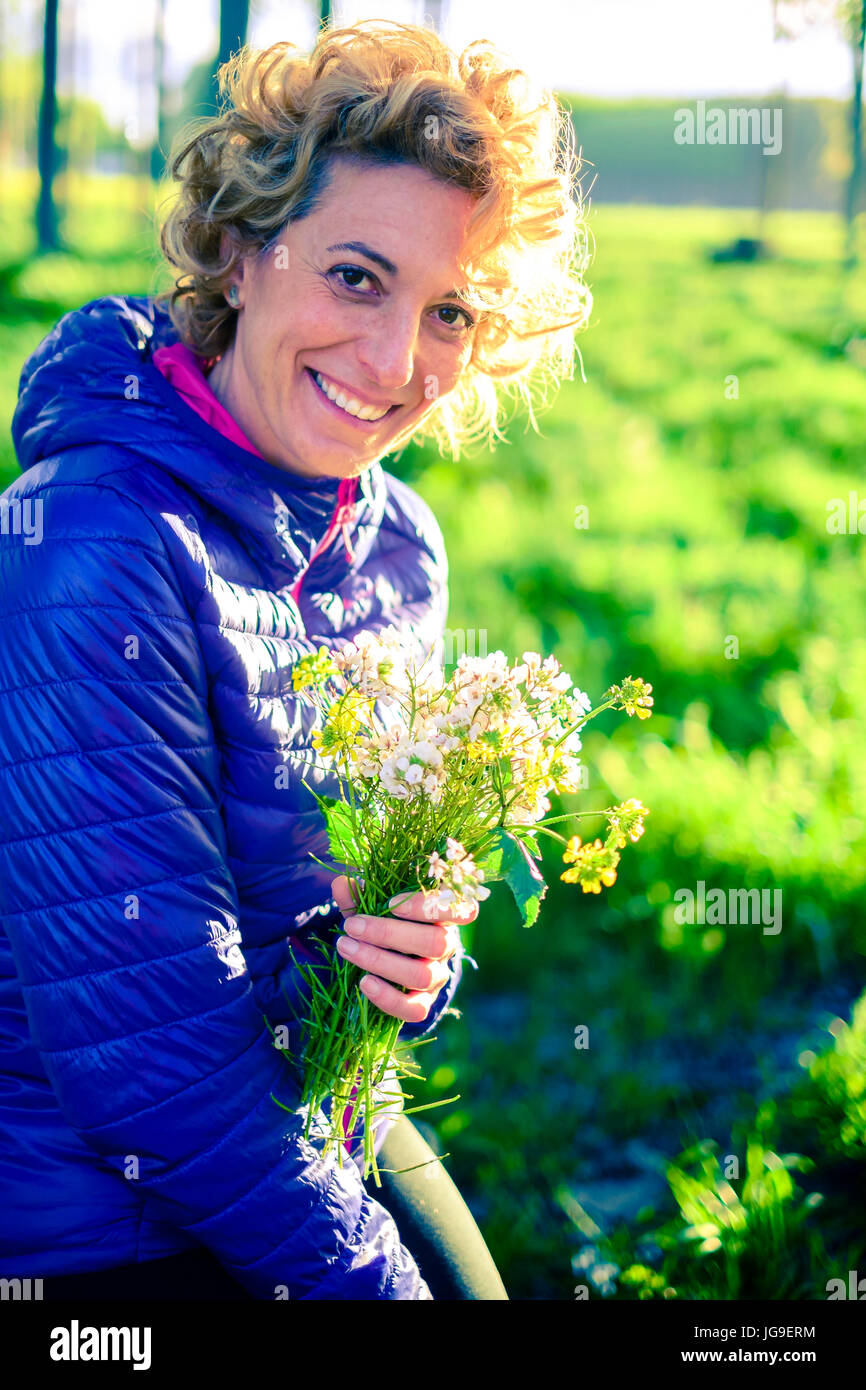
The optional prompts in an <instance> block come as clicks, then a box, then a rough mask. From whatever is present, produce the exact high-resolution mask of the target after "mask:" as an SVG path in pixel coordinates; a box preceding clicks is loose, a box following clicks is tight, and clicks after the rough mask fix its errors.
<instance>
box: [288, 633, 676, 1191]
mask: <svg viewBox="0 0 866 1390" xmlns="http://www.w3.org/2000/svg"><path fill="white" fill-rule="evenodd" d="M293 684H294V688H295V690H296V691H304V692H307V696H308V698H309V699H310V700H311V701H312V702H313V703H314V704H315V705H316V706H317V708H318V711H319V719H318V721H317V723H318V725H319V727H318V728H317V729H316V732H315V733H314V734H313V746H314V748H315V749H316V750H317V751H318V753H319V754H320V755H322V756H323V757H325V758H327V759H329V760H332V763H333V766H334V768H335V770H336V771H337V772H338V774H339V777H340V788H341V790H340V796H339V798H334V797H327V796H320V795H319V794H318V793H317V792H315V791H313V789H312V788H310V790H311V791H313V795H314V796H315V797H316V800H317V801H318V803H319V806H320V808H321V810H322V811H323V813H324V816H325V819H326V822H327V827H328V837H329V842H330V852H331V854H332V856H333V858H334V859H335V860H336V861H337V863H339V864H343V865H345V866H347V868H348V870H349V872H350V873H355V874H357V876H358V886H359V889H360V899H359V902H358V911H359V912H365V913H369V914H372V915H374V916H387V915H389V913H388V905H389V902H390V900H391V899H392V898H393V897H394V896H395V895H396V894H398V893H401V892H405V891H407V890H409V891H419V890H420V891H421V892H422V893H423V894H424V899H425V909H424V910H425V914H428V915H430V916H431V917H432V916H433V915H434V914H435V913H436V912H437V911H439V910H441V909H442V908H443V907H445V908H447V909H448V911H449V913H450V912H451V911H452V910H453V911H454V914H455V917H459V915H460V912H461V909H462V908H463V907H465V906H466V905H469V904H471V903H473V902H478V901H481V900H482V899H484V898H486V897H487V896H488V894H489V889H488V887H487V884H488V883H489V882H491V881H494V880H500V879H501V880H504V881H505V882H506V883H507V884H508V886H509V888H510V889H511V892H512V894H513V896H514V899H515V901H516V903H517V906H518V909H519V911H520V914H521V917H522V920H523V923H524V925H525V926H527V927H528V926H531V925H532V923H533V922H534V921H535V920H536V918H537V916H538V912H539V907H540V904H541V900H542V898H543V897H544V894H545V892H546V884H545V882H544V879H543V878H542V876H541V873H540V871H539V869H538V865H537V862H536V861H538V860H539V859H540V858H541V851H540V849H539V844H538V836H539V835H542V834H543V835H548V836H550V837H552V838H554V839H556V840H559V841H560V842H561V844H562V845H563V846H564V852H563V860H564V862H565V863H566V864H567V865H568V867H567V868H566V870H565V872H564V873H562V874H561V875H560V876H561V878H562V879H564V880H565V881H566V882H568V883H579V884H580V886H581V888H582V890H583V892H584V893H598V892H600V891H601V887H602V885H605V886H610V885H611V884H612V883H613V882H614V881H615V879H616V866H617V864H618V862H619V858H620V853H619V852H620V850H621V849H622V848H624V846H625V844H626V841H628V840H631V841H637V840H638V839H639V837H640V836H641V835H642V833H643V828H644V825H643V822H644V817H645V816H646V815H647V814H648V811H647V809H646V807H645V806H643V805H641V803H640V802H639V801H636V800H634V799H632V800H629V801H626V802H624V803H622V804H621V805H617V806H613V807H608V808H607V809H606V810H605V811H603V812H601V813H600V812H598V811H596V812H583V813H582V814H584V815H596V816H598V815H599V814H603V815H604V816H605V818H606V820H607V833H606V835H605V838H604V839H603V840H602V839H595V840H593V841H591V842H589V843H583V842H582V841H581V839H580V837H579V836H577V835H572V836H571V837H570V838H568V839H566V838H565V837H564V836H563V835H561V834H559V833H558V832H557V831H556V830H553V829H551V826H552V825H553V824H554V823H556V822H562V821H567V820H570V819H572V817H571V816H554V817H551V816H549V815H548V814H547V813H548V812H549V811H550V809H551V803H550V801H549V799H548V794H549V793H551V792H553V793H556V794H559V793H572V792H576V791H578V790H579V789H580V788H581V787H582V786H584V785H585V776H584V773H583V765H582V764H581V761H580V759H579V757H578V754H579V753H580V750H581V740H580V731H581V729H582V728H583V726H584V725H585V724H586V723H587V722H588V721H589V720H590V719H594V718H595V717H596V716H597V715H599V714H601V713H602V711H603V710H607V709H618V710H624V711H625V712H626V713H627V714H628V715H630V716H631V715H636V716H637V717H638V718H639V719H647V718H649V716H650V713H651V707H652V703H653V701H652V696H651V691H652V686H650V685H647V684H646V683H645V682H644V681H642V680H640V679H638V678H635V679H632V677H628V678H627V679H626V680H625V681H623V682H622V684H621V685H617V686H612V687H611V689H610V690H608V691H607V693H606V695H605V696H604V699H603V700H602V701H601V702H600V703H599V704H598V705H597V706H596V707H595V708H593V707H592V705H591V702H590V700H589V698H588V697H587V696H586V695H584V694H583V692H582V691H580V690H577V689H575V688H574V686H573V682H572V679H571V677H570V676H569V675H568V674H567V672H565V671H563V670H562V669H561V667H560V665H559V663H558V662H557V660H556V658H555V657H552V656H549V657H547V658H546V659H545V660H542V659H541V657H540V656H539V655H538V654H537V653H536V652H524V653H523V658H522V661H521V662H520V663H518V664H517V665H514V666H509V665H508V662H507V660H506V658H505V656H504V654H503V653H502V652H500V651H497V652H493V653H492V654H491V655H489V656H485V657H473V656H462V657H461V658H460V659H459V661H458V662H457V665H456V669H455V670H454V672H453V674H452V675H451V676H450V677H449V678H447V679H446V677H445V674H444V672H443V671H442V670H441V669H440V668H438V667H435V666H432V665H431V664H430V659H429V654H428V656H427V657H426V658H424V659H422V660H418V659H415V658H413V656H412V655H411V654H410V652H409V650H408V649H407V647H406V646H405V644H404V639H403V638H402V637H401V636H400V634H399V633H398V632H397V630H396V629H393V628H389V629H386V630H385V631H382V632H379V633H373V632H361V633H360V634H358V635H357V636H356V637H355V639H354V640H353V641H351V642H348V643H345V644H341V645H339V646H337V647H334V648H331V649H328V648H325V647H322V648H320V649H319V650H318V652H316V653H314V654H313V655H311V656H308V657H305V658H304V659H302V660H301V661H299V662H298V663H297V665H296V666H295V668H294V671H293ZM575 814H581V813H575ZM317 862H319V863H321V862H323V861H321V860H317ZM326 867H330V866H326ZM320 944H321V947H322V951H323V968H318V969H317V968H314V967H307V966H305V965H304V964H302V963H300V962H299V969H300V970H301V972H302V974H303V975H304V978H305V979H306V981H307V983H308V985H309V994H310V1011H309V1015H308V1016H307V1017H306V1018H305V1019H304V1020H303V1023H304V1035H303V1036H304V1041H303V1048H302V1058H301V1064H302V1066H303V1068H304V1082H303V1094H302V1104H305V1105H307V1106H308V1107H309V1109H308V1111H307V1134H308V1135H309V1132H310V1128H311V1126H312V1124H313V1117H314V1116H315V1114H316V1112H317V1111H318V1110H319V1108H320V1107H321V1106H322V1105H323V1104H324V1103H325V1102H326V1101H327V1100H330V1125H331V1129H330V1132H329V1133H328V1134H327V1136H326V1143H325V1151H326V1152H327V1150H328V1148H329V1147H330V1146H332V1145H337V1152H338V1155H339V1161H340V1162H342V1149H343V1143H344V1140H345V1136H346V1134H347V1133H348V1132H349V1130H348V1122H349V1119H350V1117H351V1116H352V1115H353V1113H354V1114H355V1116H356V1122H357V1120H358V1119H360V1120H361V1121H362V1122H363V1135H364V1177H365V1178H366V1177H367V1176H368V1175H369V1174H370V1173H371V1172H372V1173H373V1174H374V1176H375V1179H376V1182H377V1183H378V1182H379V1174H378V1170H377V1168H376V1157H375V1152H374V1129H375V1125H374V1121H375V1119H376V1117H377V1116H378V1115H379V1114H380V1113H381V1112H382V1111H388V1110H389V1109H392V1110H393V1108H394V1101H395V1097H396V1096H399V1095H401V1092H400V1091H399V1090H398V1091H396V1092H394V1091H393V1090H392V1092H391V1093H390V1095H389V1093H388V1090H387V1086H388V1084H389V1081H390V1080H392V1079H393V1078H395V1077H396V1078H398V1079H399V1077H400V1076H406V1075H414V1076H416V1077H417V1076H418V1075H419V1073H418V1070H417V1068H416V1067H415V1064H414V1063H410V1062H409V1061H407V1060H402V1059H401V1058H400V1057H398V1054H397V1052H396V1051H395V1049H396V1047H397V1040H398V1034H399V1032H400V1028H401V1026H402V1025H401V1020H399V1019H395V1018H392V1017H391V1016H390V1015H387V1014H385V1013H383V1012H382V1011H381V1010H379V1009H377V1008H376V1006H375V1005H374V1004H372V1003H371V1002H370V1001H369V1000H368V999H367V997H366V995H365V994H364V993H363V991H361V990H360V989H358V981H359V980H360V979H361V976H362V974H363V973H364V972H363V971H362V970H360V969H359V968H358V967H357V966H356V965H354V964H353V963H352V962H351V961H348V960H345V959H342V958H340V957H335V954H334V953H333V952H332V951H331V950H329V949H328V948H327V947H326V945H325V943H320ZM417 1046H418V1043H417V1042H415V1043H411V1044H409V1048H410V1049H413V1048H415V1047H417ZM401 1051H402V1049H401ZM403 1056H404V1058H405V1052H404V1054H403ZM410 1098H411V1097H410ZM443 1103H445V1102H442V1101H439V1102H435V1104H443ZM416 1108H417V1109H421V1108H424V1107H416ZM406 1113H412V1112H410V1111H407V1112H406Z"/></svg>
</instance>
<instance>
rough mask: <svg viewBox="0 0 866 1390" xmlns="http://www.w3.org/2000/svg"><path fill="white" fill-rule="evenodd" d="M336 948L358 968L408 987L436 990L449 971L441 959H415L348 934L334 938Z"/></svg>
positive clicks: (437, 990) (435, 992)
mask: <svg viewBox="0 0 866 1390" xmlns="http://www.w3.org/2000/svg"><path fill="white" fill-rule="evenodd" d="M337 950H338V951H339V952H340V955H341V956H343V957H345V959H346V960H350V961H351V962H352V964H353V965H357V966H358V968H359V969H360V970H369V971H371V972H372V973H373V974H374V975H378V976H379V977H380V979H383V980H393V981H394V983H395V984H398V985H405V986H406V988H407V989H412V990H422V991H424V992H427V991H430V990H432V991H433V993H434V994H438V993H439V990H440V989H441V988H442V986H443V985H444V984H445V981H446V980H447V979H448V978H449V975H450V973H451V972H450V970H449V968H448V966H447V964H446V963H445V961H444V960H425V959H418V958H416V957H415V956H411V955H403V954H402V953H401V952H399V951H385V950H383V949H382V948H381V947H380V946H371V945H369V944H368V943H367V942H365V941H356V940H354V939H353V938H352V937H350V936H339V937H338V938H337Z"/></svg>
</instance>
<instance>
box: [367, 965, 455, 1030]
mask: <svg viewBox="0 0 866 1390" xmlns="http://www.w3.org/2000/svg"><path fill="white" fill-rule="evenodd" d="M359 987H360V989H362V990H363V992H364V993H365V994H366V996H367V998H368V999H369V1000H371V1001H372V1003H374V1004H375V1005H376V1006H377V1008H379V1009H381V1010H382V1012H383V1013H386V1014H390V1015H391V1017H392V1018H400V1019H402V1020H403V1022H404V1023H423V1021H424V1019H425V1018H426V1017H427V1015H428V1014H429V1012H430V1010H431V1008H432V1007H433V1002H434V1000H435V998H436V995H437V994H438V993H439V990H438V989H436V990H432V991H424V992H422V993H420V994H403V993H402V992H401V991H400V990H399V989H395V988H394V986H393V985H389V984H387V983H386V981H385V980H382V979H380V978H379V977H378V976H376V975H365V976H364V978H363V979H362V980H361V982H360V986H359Z"/></svg>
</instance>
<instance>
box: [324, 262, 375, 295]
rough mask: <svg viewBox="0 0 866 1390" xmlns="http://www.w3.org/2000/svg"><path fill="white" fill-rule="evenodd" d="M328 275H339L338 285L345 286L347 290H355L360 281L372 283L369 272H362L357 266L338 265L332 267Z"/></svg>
mask: <svg viewBox="0 0 866 1390" xmlns="http://www.w3.org/2000/svg"><path fill="white" fill-rule="evenodd" d="M330 274H331V275H339V276H340V283H341V284H342V285H345V287H346V289H347V290H356V289H358V287H359V285H360V282H361V281H363V280H370V281H371V282H372V279H373V277H372V275H370V273H369V271H366V270H362V269H361V267H360V266H359V265H338V266H335V267H334V269H333V270H332V271H331V272H330ZM352 277H355V278H352Z"/></svg>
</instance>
